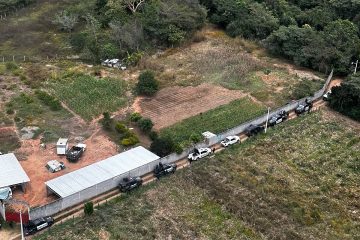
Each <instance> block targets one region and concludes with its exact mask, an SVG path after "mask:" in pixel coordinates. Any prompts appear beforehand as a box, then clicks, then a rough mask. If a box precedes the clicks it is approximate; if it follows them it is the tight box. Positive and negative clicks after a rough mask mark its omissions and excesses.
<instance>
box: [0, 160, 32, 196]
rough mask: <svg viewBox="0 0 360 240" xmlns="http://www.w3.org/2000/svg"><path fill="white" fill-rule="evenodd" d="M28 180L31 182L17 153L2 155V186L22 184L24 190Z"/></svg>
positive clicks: (0, 178) (0, 172)
mask: <svg viewBox="0 0 360 240" xmlns="http://www.w3.org/2000/svg"><path fill="white" fill-rule="evenodd" d="M27 182H30V179H29V177H28V175H27V174H26V173H25V171H24V169H23V168H22V167H21V165H20V163H19V161H18V160H17V158H16V156H15V154H13V153H8V154H3V155H0V188H2V187H10V186H14V185H21V186H22V188H23V190H24V187H25V184H26V183H27Z"/></svg>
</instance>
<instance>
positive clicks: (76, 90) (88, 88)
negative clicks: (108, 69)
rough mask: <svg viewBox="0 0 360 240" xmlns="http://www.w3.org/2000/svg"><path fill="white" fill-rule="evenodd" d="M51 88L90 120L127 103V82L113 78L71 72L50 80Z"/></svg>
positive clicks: (68, 104)
mask: <svg viewBox="0 0 360 240" xmlns="http://www.w3.org/2000/svg"><path fill="white" fill-rule="evenodd" d="M49 88H51V89H53V90H54V92H55V95H56V96H57V97H58V98H59V99H61V101H63V102H64V103H65V104H66V105H67V106H68V107H70V108H71V109H72V110H73V111H74V112H76V113H77V114H79V115H80V116H81V117H82V118H83V119H85V120H87V121H90V120H92V119H93V118H94V117H97V116H99V115H101V114H102V113H103V112H104V111H108V112H113V111H116V110H118V109H119V108H120V107H123V106H124V105H125V104H126V96H125V91H126V88H127V86H126V83H125V82H124V81H122V80H118V79H112V78H102V79H97V78H95V77H92V76H88V75H83V74H71V75H68V76H65V77H63V78H61V79H56V80H53V81H50V82H49Z"/></svg>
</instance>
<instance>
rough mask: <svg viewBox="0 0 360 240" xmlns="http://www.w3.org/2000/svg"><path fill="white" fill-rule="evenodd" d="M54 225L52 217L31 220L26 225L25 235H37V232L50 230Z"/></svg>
mask: <svg viewBox="0 0 360 240" xmlns="http://www.w3.org/2000/svg"><path fill="white" fill-rule="evenodd" d="M53 224H54V219H53V218H52V217H43V218H38V219H35V220H30V221H29V222H28V223H27V224H25V225H24V227H23V229H24V234H25V235H26V236H28V235H31V234H35V233H36V232H38V231H40V230H42V229H44V228H48V227H50V226H51V225H53Z"/></svg>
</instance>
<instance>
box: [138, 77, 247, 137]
mask: <svg viewBox="0 0 360 240" xmlns="http://www.w3.org/2000/svg"><path fill="white" fill-rule="evenodd" d="M245 95H246V94H244V93H243V92H242V91H237V90H236V91H235V90H228V89H225V88H223V87H220V86H214V85H211V84H201V85H199V86H197V87H168V88H164V89H162V90H160V91H159V92H158V93H157V94H156V96H155V97H153V98H138V99H136V101H135V103H134V105H133V108H134V110H135V111H137V112H140V113H141V114H142V115H143V116H144V117H148V118H151V119H152V121H153V122H154V124H155V126H154V128H155V129H157V130H159V129H161V128H164V127H168V126H170V125H172V124H174V123H176V122H179V121H181V120H183V119H186V118H188V117H191V116H194V115H197V114H200V113H202V112H206V111H209V110H211V109H213V108H216V107H218V106H220V105H224V104H227V103H229V102H231V101H233V100H236V99H239V98H242V97H244V96H245Z"/></svg>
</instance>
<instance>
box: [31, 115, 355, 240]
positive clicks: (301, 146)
mask: <svg viewBox="0 0 360 240" xmlns="http://www.w3.org/2000/svg"><path fill="white" fill-rule="evenodd" d="M359 131H360V129H359V128H358V129H354V128H351V127H349V126H347V125H346V124H342V123H340V122H338V121H336V120H331V119H328V118H327V117H325V116H324V115H323V114H322V113H314V114H310V115H306V117H300V118H297V119H295V120H292V121H291V122H286V123H284V124H282V125H280V126H278V127H276V128H273V129H270V131H269V132H268V135H266V136H265V135H262V136H259V137H258V138H254V139H250V140H248V141H247V142H246V143H244V144H241V145H237V146H234V147H231V148H229V149H227V150H226V151H224V152H222V153H220V154H217V155H216V157H213V158H208V159H204V160H202V161H200V162H196V163H193V164H192V166H191V167H190V168H187V169H184V170H181V171H179V172H177V173H176V174H175V175H173V176H170V177H169V178H164V179H162V180H161V181H160V182H156V183H154V184H150V185H148V186H145V187H142V188H141V189H139V191H135V192H132V193H130V194H126V195H123V196H122V197H121V198H118V199H117V200H116V201H113V202H111V203H110V204H109V205H105V206H102V207H100V208H99V209H98V210H97V211H95V213H94V215H93V216H90V217H85V218H78V219H75V221H74V222H73V221H68V222H66V223H65V224H63V225H59V226H56V227H54V228H52V230H51V232H50V233H44V234H43V235H41V236H39V237H37V239H97V238H99V237H100V236H107V237H109V238H110V239H168V238H172V239H195V238H197V239H358V238H359V237H360V220H359V216H360V215H359V214H360V213H359V211H358V209H359V202H358V199H359V197H360V184H359V182H360V175H359V169H360V165H359V154H358V153H359V150H360V139H359ZM60 233H61V234H60Z"/></svg>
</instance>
